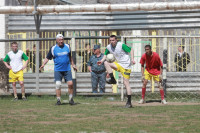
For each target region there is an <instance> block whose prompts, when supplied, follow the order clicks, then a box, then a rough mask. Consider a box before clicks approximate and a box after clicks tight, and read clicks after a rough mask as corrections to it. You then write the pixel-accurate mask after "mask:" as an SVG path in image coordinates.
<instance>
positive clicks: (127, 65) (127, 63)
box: [107, 42, 131, 69]
mask: <svg viewBox="0 0 200 133" xmlns="http://www.w3.org/2000/svg"><path fill="white" fill-rule="evenodd" d="M123 45H125V44H122V43H121V42H117V45H116V47H115V48H113V47H112V45H111V44H109V45H108V46H107V50H108V51H109V52H110V53H111V54H113V55H114V56H115V58H116V60H117V63H118V64H119V65H121V66H122V67H123V68H124V69H131V60H130V57H129V53H128V52H126V51H124V50H123V49H122V46H123Z"/></svg>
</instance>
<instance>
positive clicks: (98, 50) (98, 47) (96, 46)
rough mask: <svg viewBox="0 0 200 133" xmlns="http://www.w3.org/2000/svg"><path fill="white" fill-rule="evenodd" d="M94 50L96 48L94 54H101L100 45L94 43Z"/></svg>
mask: <svg viewBox="0 0 200 133" xmlns="http://www.w3.org/2000/svg"><path fill="white" fill-rule="evenodd" d="M93 50H94V54H95V55H97V54H99V53H100V52H101V51H100V45H94V48H93Z"/></svg>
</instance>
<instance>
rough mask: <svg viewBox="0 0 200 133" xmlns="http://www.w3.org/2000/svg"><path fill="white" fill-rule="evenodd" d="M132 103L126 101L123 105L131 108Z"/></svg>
mask: <svg viewBox="0 0 200 133" xmlns="http://www.w3.org/2000/svg"><path fill="white" fill-rule="evenodd" d="M132 107H133V106H132V104H131V103H130V102H127V103H126V105H125V108H132Z"/></svg>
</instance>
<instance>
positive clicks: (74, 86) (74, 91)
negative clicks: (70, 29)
mask: <svg viewBox="0 0 200 133" xmlns="http://www.w3.org/2000/svg"><path fill="white" fill-rule="evenodd" d="M71 47H72V59H73V61H74V64H75V65H76V40H75V38H74V37H73V38H72V46H71ZM72 81H73V95H74V96H76V71H74V69H73V68H72Z"/></svg>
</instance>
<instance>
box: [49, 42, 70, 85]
mask: <svg viewBox="0 0 200 133" xmlns="http://www.w3.org/2000/svg"><path fill="white" fill-rule="evenodd" d="M70 57H71V51H70V47H69V45H68V44H63V46H62V47H59V46H58V45H54V46H53V47H51V48H50V50H49V53H48V55H47V57H46V58H47V59H49V60H51V59H52V58H53V60H54V78H55V81H62V78H63V77H64V79H65V82H67V81H71V80H72V73H71V64H70Z"/></svg>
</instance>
